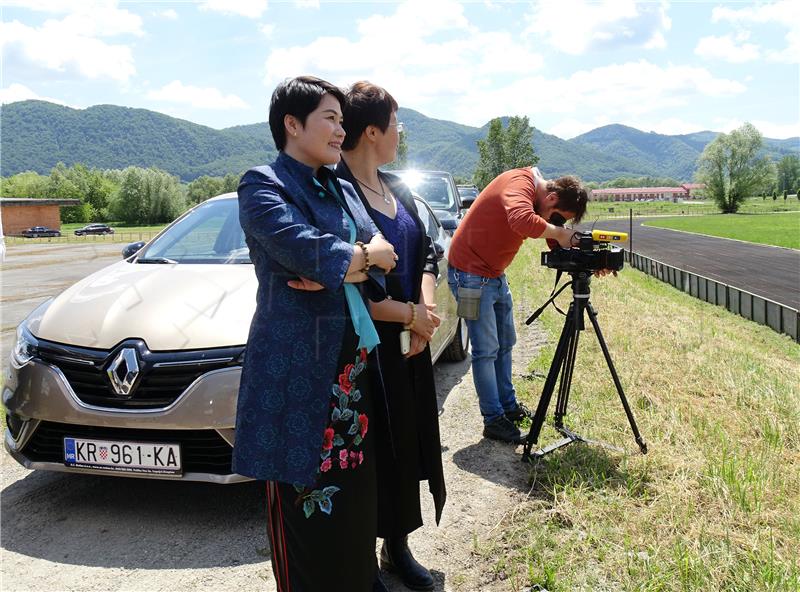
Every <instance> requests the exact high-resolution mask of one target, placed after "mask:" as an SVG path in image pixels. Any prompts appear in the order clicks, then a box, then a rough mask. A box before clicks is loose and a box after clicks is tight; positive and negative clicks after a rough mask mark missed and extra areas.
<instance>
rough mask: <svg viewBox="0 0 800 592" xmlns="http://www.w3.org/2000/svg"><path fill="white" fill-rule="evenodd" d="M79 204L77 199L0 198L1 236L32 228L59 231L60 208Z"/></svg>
mask: <svg viewBox="0 0 800 592" xmlns="http://www.w3.org/2000/svg"><path fill="white" fill-rule="evenodd" d="M80 204H81V201H80V200H79V199H29V198H15V197H3V198H0V220H1V221H2V229H3V234H4V235H6V236H13V235H15V234H20V233H21V232H22V231H23V230H25V229H27V228H31V227H33V226H47V227H48V228H53V229H55V230H61V207H63V206H79V205H80Z"/></svg>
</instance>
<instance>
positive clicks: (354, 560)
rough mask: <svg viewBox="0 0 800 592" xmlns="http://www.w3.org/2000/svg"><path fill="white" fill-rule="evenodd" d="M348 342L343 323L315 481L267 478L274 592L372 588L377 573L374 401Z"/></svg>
mask: <svg viewBox="0 0 800 592" xmlns="http://www.w3.org/2000/svg"><path fill="white" fill-rule="evenodd" d="M356 345H357V341H356V336H355V333H354V332H352V330H350V331H349V332H348V334H347V335H346V336H345V340H344V345H343V347H342V353H341V355H340V358H339V365H338V371H337V376H335V377H332V385H331V392H332V394H331V417H330V419H329V423H328V426H327V428H326V433H325V435H324V438H323V448H322V450H321V451H320V470H319V476H318V480H317V483H316V484H315V485H314V487H313V488H299V487H295V486H293V485H290V484H286V483H280V482H275V481H268V482H267V521H268V524H267V532H268V535H269V540H270V546H271V550H272V572H273V574H274V575H275V580H276V582H277V586H278V592H334V591H335V592H339V591H341V592H370V591H371V590H372V584H373V582H374V580H375V576H376V573H377V565H376V561H375V537H376V529H377V493H376V476H375V452H374V450H375V448H374V443H373V441H374V439H375V438H374V436H375V434H374V433H372V432H370V427H371V426H370V423H369V420H370V418H371V416H372V410H373V406H374V403H373V401H372V399H371V396H370V392H369V391H370V388H369V378H368V376H367V371H366V354H365V353H363V352H359V351H358V350H357V348H356ZM359 362H360V364H359ZM359 370H360V372H358V371H359ZM354 371H356V372H358V374H357V375H354ZM350 377H353V379H352V380H350ZM334 385H336V386H338V387H339V388H338V390H337V389H336V388H334ZM337 393H338V394H337ZM342 394H344V395H345V397H344V398H343V397H342ZM336 410H338V412H337V411H336ZM348 411H349V413H348Z"/></svg>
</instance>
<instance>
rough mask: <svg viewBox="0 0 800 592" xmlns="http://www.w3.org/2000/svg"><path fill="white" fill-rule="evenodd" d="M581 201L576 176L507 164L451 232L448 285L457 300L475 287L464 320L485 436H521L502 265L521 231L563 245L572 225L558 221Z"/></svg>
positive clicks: (574, 216)
mask: <svg viewBox="0 0 800 592" xmlns="http://www.w3.org/2000/svg"><path fill="white" fill-rule="evenodd" d="M587 201H588V195H587V192H586V189H585V188H584V187H583V185H582V184H581V182H580V180H579V179H577V178H576V177H560V178H558V179H555V180H549V181H548V180H546V179H544V178H543V177H542V175H541V173H540V172H539V169H537V168H532V167H528V168H523V169H512V170H510V171H506V172H505V173H502V174H501V175H498V176H497V177H496V178H495V179H494V180H493V181H492V182H491V183H489V185H487V186H486V188H485V189H484V190H483V191H482V192H481V193H480V195H478V198H477V199H476V200H475V202H474V203H473V204H472V207H470V209H469V211H468V212H467V215H466V216H465V217H464V219H463V220H462V222H461V224H460V225H459V227H458V229H457V230H456V233H455V235H454V236H453V241H452V243H451V245H450V253H449V255H448V260H449V269H448V282H449V284H450V289H451V290H452V291H453V294H454V295H455V297H456V300H458V299H459V297H460V296H459V290H458V289H459V288H478V289H480V302H479V306H478V309H479V310H478V318H477V319H474V320H467V321H466V322H467V326H468V327H469V333H470V340H471V342H472V378H473V381H474V383H475V391H476V392H477V394H478V402H479V406H480V410H481V414H482V415H483V423H484V427H483V435H484V437H486V438H491V439H494V440H501V441H504V442H512V443H519V442H520V441H521V439H522V436H521V434H520V431H519V428H518V427H517V426H516V425H515V424H517V423H518V422H519V421H520V420H522V419H523V418H524V417H525V416H526V415H528V412H527V410H526V409H525V408H524V407H523V406H521V405H519V403H517V398H516V392H515V391H514V385H513V384H512V382H511V349H512V348H513V347H514V344H515V343H516V340H517V335H516V330H515V329H514V316H513V302H512V299H511V291H510V290H509V288H508V281H507V280H506V276H505V269H506V268H507V267H508V266H509V265H510V264H511V261H512V260H513V259H514V256H515V255H516V254H517V251H519V248H520V247H521V246H522V241H524V240H525V239H526V238H545V239H548V243H549V244H550V245H551V246H555V245H556V244H558V245H560V246H562V247H565V248H568V247H570V246H571V241H572V236H573V234H574V231H573V230H570V229H567V228H563V224H564V222H565V221H567V220H570V219H571V220H573V221H574V222H579V221H580V220H581V218H582V217H583V214H584V213H585V212H586V202H587ZM463 297H464V295H463V294H462V298H463ZM462 304H463V303H462Z"/></svg>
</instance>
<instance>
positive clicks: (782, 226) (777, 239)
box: [646, 212, 800, 249]
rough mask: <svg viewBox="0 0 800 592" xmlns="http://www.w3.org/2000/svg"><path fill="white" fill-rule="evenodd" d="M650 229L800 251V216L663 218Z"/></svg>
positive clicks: (729, 215)
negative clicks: (656, 228)
mask: <svg viewBox="0 0 800 592" xmlns="http://www.w3.org/2000/svg"><path fill="white" fill-rule="evenodd" d="M646 225H647V226H658V227H659V228H672V229H674V230H683V231H685V232H697V233H700V234H709V235H711V236H721V237H723V238H735V239H739V240H743V241H747V242H751V243H759V244H762V245H775V246H778V247H788V248H790V249H800V212H791V213H782V214H764V215H747V214H717V215H714V216H697V217H683V218H660V219H658V220H650V221H648V222H647V223H646Z"/></svg>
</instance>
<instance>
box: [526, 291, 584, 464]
mask: <svg viewBox="0 0 800 592" xmlns="http://www.w3.org/2000/svg"><path fill="white" fill-rule="evenodd" d="M570 306H572V305H570ZM570 312H571V311H570ZM572 318H573V317H572V315H571V314H567V317H566V319H565V320H564V328H563V329H562V330H561V337H559V339H558V345H557V346H556V353H555V355H554V356H553V361H552V362H551V363H550V370H549V371H548V372H547V379H546V380H545V383H544V388H542V395H541V397H539V404H538V405H537V406H536V412H535V413H534V415H533V419H532V420H531V428H530V430H529V431H528V435H527V436H526V437H525V447H524V449H523V454H522V459H523V460H527V458H528V457H529V456H530V452H531V448H532V447H533V445H534V444H535V443H536V442H538V441H539V434H540V433H541V431H542V426H543V425H544V420H545V418H546V416H547V407H548V406H549V405H550V399H551V398H552V396H553V389H554V388H555V385H556V380H558V375H559V373H560V372H561V369H562V367H563V362H564V358H565V356H566V354H567V349H568V347H569V343H570V341H571V336H572V333H573V328H572Z"/></svg>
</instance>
